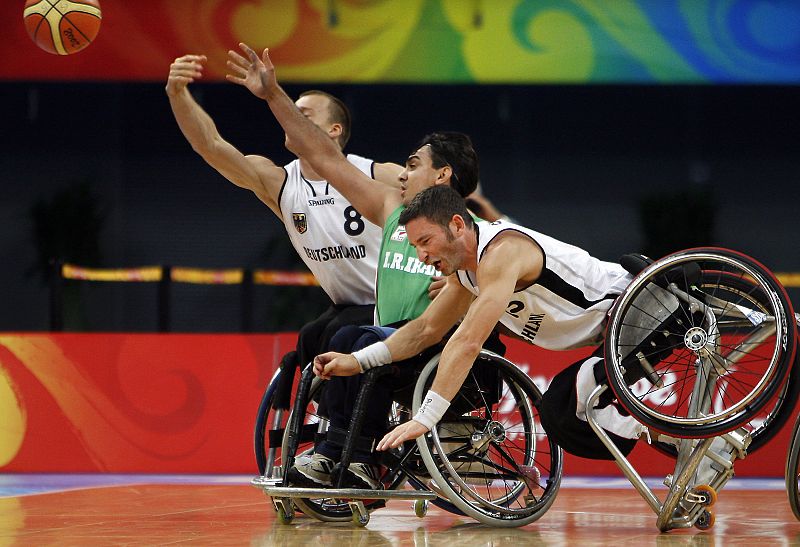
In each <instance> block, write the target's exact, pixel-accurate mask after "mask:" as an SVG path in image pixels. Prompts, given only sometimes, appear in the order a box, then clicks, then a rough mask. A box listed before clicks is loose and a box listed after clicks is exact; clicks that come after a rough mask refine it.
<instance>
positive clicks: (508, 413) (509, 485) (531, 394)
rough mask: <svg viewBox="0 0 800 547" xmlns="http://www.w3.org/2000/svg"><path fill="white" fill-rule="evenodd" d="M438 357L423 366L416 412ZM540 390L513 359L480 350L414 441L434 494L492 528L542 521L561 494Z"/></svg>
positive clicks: (557, 457) (558, 453) (556, 452)
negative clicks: (443, 408) (446, 403)
mask: <svg viewBox="0 0 800 547" xmlns="http://www.w3.org/2000/svg"><path fill="white" fill-rule="evenodd" d="M438 358H439V356H436V357H434V358H433V359H431V361H430V362H429V363H428V364H427V365H426V366H425V368H424V369H423V371H422V374H421V375H420V378H419V380H418V382H417V385H416V388H415V390H414V409H415V410H416V409H418V408H419V405H420V403H421V401H422V397H423V396H424V394H425V393H427V390H428V389H429V387H430V385H431V383H432V382H433V377H434V373H435V371H436V369H437V365H438ZM540 401H541V393H540V392H539V390H538V388H537V387H536V386H535V385H534V383H533V382H532V381H531V379H530V378H529V377H528V376H527V375H525V374H524V373H523V372H522V371H520V370H519V369H518V368H517V367H516V366H515V365H514V364H513V363H511V362H510V361H508V360H506V359H504V358H503V357H500V356H499V355H496V354H494V353H491V352H488V351H485V350H484V351H482V352H481V354H480V357H479V359H478V360H477V361H476V363H475V364H474V365H473V367H472V370H471V371H470V374H469V376H468V377H467V379H466V380H465V382H464V384H463V385H462V387H461V389H460V390H459V392H458V394H456V396H455V397H454V398H453V401H452V403H451V406H450V410H449V411H448V413H447V414H445V417H444V418H443V419H442V420H441V421H440V422H439V423H438V424H437V425H436V427H434V429H433V430H432V431H431V432H430V433H429V434H426V435H423V436H422V437H419V438H418V439H417V445H418V447H419V451H420V455H421V456H422V459H423V461H424V462H425V466H426V468H427V470H428V473H429V474H430V476H431V477H432V478H433V480H434V481H435V483H436V485H437V487H438V488H437V490H438V492H437V493H439V495H440V496H441V495H444V496H445V497H446V498H447V500H448V501H449V502H450V503H452V504H453V505H454V506H456V507H457V508H458V509H459V510H460V512H463V513H464V514H466V515H468V516H471V517H473V518H475V519H477V520H478V521H480V522H482V523H484V524H489V525H491V526H502V527H512V526H514V527H515V526H524V525H526V524H529V523H531V522H533V521H535V520H537V519H539V518H540V517H541V516H542V515H544V513H545V512H546V511H547V510H548V509H549V508H550V506H551V505H552V504H553V502H554V501H555V497H556V494H557V493H558V490H559V487H560V484H561V476H562V472H563V453H562V450H561V448H560V447H559V446H557V445H556V444H555V443H554V442H553V441H551V440H550V438H549V436H547V434H546V433H545V431H544V429H542V427H541V423H540V422H539V420H538V405H539V403H540Z"/></svg>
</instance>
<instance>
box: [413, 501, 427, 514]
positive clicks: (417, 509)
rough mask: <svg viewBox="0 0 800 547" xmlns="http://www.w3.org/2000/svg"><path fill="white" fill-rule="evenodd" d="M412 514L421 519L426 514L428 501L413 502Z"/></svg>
mask: <svg viewBox="0 0 800 547" xmlns="http://www.w3.org/2000/svg"><path fill="white" fill-rule="evenodd" d="M414 514H415V515H417V516H418V517H419V518H423V517H424V516H425V515H427V514H428V500H416V501H414Z"/></svg>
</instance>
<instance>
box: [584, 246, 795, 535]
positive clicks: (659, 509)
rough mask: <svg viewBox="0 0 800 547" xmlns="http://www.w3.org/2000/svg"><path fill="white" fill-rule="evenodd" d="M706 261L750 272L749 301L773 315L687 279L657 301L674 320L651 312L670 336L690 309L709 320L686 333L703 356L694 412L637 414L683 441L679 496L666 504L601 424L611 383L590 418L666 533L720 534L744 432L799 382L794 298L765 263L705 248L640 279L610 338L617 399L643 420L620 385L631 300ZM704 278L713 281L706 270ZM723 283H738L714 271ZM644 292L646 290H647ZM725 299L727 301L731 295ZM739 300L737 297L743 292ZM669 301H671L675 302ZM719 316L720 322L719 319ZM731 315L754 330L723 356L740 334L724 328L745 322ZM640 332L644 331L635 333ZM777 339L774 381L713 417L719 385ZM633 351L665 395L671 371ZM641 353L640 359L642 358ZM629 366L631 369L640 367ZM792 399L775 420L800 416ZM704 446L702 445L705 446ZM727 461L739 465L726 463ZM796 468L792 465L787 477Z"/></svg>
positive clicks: (590, 404) (614, 316)
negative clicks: (717, 511)
mask: <svg viewBox="0 0 800 547" xmlns="http://www.w3.org/2000/svg"><path fill="white" fill-rule="evenodd" d="M696 260H705V261H709V262H710V263H713V262H714V261H720V262H722V263H730V264H732V265H734V266H735V267H736V268H740V269H741V270H742V274H741V275H742V276H743V277H742V279H744V278H746V279H747V280H748V281H747V284H748V285H747V286H748V287H749V288H750V291H749V292H748V293H747V296H748V298H749V299H750V301H752V302H758V301H762V302H767V303H766V304H765V308H764V311H765V312H766V313H765V312H762V311H758V310H756V309H750V308H748V307H745V306H742V305H739V304H736V303H733V304H731V303H729V302H725V301H723V300H722V299H721V298H718V297H717V296H716V294H715V293H712V294H704V293H703V292H702V291H697V290H696V289H697V287H696V285H695V283H694V282H690V281H689V280H688V279H687V277H686V276H684V281H685V286H684V287H678V284H676V283H675V282H670V283H666V284H665V283H662V284H661V285H662V286H661V287H660V288H656V292H657V293H660V294H661V295H662V296H660V297H658V298H657V299H656V300H657V301H658V303H659V305H660V306H661V311H663V310H664V309H667V310H669V313H666V314H664V313H661V312H660V311H655V312H654V311H652V310H650V311H649V312H648V313H647V314H646V315H648V317H647V318H646V320H648V321H651V323H653V326H652V327H651V328H652V330H653V332H658V331H660V330H661V329H664V327H663V325H664V324H665V319H666V318H667V316H669V317H670V319H671V316H672V315H673V314H674V313H675V312H676V310H677V309H678V308H679V307H680V306H685V307H686V308H688V309H689V310H692V311H697V312H699V314H700V315H701V316H702V317H703V319H702V321H701V322H700V323H697V324H689V325H686V326H685V328H686V334H685V336H684V340H683V343H684V344H685V346H686V347H687V348H688V349H689V350H690V352H691V355H692V356H694V367H695V368H694V385H693V386H692V390H691V395H690V396H689V401H688V402H687V404H686V412H685V415H682V416H669V415H665V414H663V413H662V412H663V411H660V410H659V411H658V412H649V411H650V409H648V408H639V409H638V410H640V411H642V410H643V411H644V412H639V413H636V414H638V416H647V417H649V418H651V420H650V421H649V423H646V425H648V426H650V427H654V428H655V429H659V427H658V426H659V425H661V426H664V425H666V426H669V427H670V428H671V429H670V430H668V432H669V433H670V434H673V435H676V436H677V437H679V438H678V439H677V442H678V450H677V458H676V467H675V472H674V473H673V474H672V475H669V476H667V477H666V479H665V481H664V484H665V485H666V486H668V487H669V491H668V493H667V496H666V498H665V500H664V502H663V503H662V502H661V501H660V500H659V498H658V497H657V496H656V495H655V493H654V492H653V490H652V489H650V488H649V487H648V486H647V484H646V483H645V481H644V480H643V479H642V478H641V476H640V475H639V474H638V473H637V472H636V470H635V469H634V468H633V466H632V465H631V464H630V462H628V460H627V459H626V458H625V456H624V455H623V454H622V453H621V451H620V450H619V449H618V448H617V447H616V445H615V444H614V442H613V440H612V439H611V438H610V436H609V435H608V434H607V433H606V432H605V431H604V430H603V429H602V428H601V427H600V425H599V423H598V420H597V415H596V414H597V413H596V410H595V407H596V404H597V402H598V400H599V398H600V396H601V395H602V394H603V393H604V392H605V391H606V390H607V389H608V386H607V385H605V384H601V385H598V386H597V388H595V389H594V390H593V391H592V393H591V394H590V395H589V397H588V400H587V402H586V408H587V412H586V418H587V421H588V423H589V424H590V426H591V427H592V430H593V431H594V432H595V434H596V435H597V436H598V438H599V439H600V440H601V441H602V442H603V444H604V445H605V446H606V447H607V448H608V450H609V451H610V452H611V453H612V455H613V457H614V459H615V461H616V463H617V465H618V466H619V468H620V469H621V470H622V472H623V474H624V475H625V476H626V477H627V478H628V480H629V481H630V482H631V484H632V485H633V486H634V488H635V489H636V490H637V491H638V492H639V493H640V495H641V496H642V497H643V498H644V499H645V501H646V502H647V503H648V504H649V505H650V507H651V508H652V509H653V510H654V512H655V513H656V514H657V521H656V526H657V527H658V529H659V530H661V531H667V530H670V529H673V528H688V527H691V526H695V527H697V528H700V529H707V528H710V527H711V526H713V524H714V513H713V512H712V511H711V510H710V507H711V506H712V505H713V504H714V502H715V501H716V496H717V492H718V491H720V490H721V489H722V488H723V487H724V485H725V484H726V483H727V482H728V481H729V480H730V478H731V477H733V475H734V472H733V465H734V462H735V460H736V459H743V458H744V457H745V456H746V455H747V449H748V446H749V444H750V441H751V437H750V433H749V432H748V431H747V430H746V429H745V428H744V427H743V426H745V425H746V424H747V423H748V422H749V420H750V419H751V418H752V417H753V416H754V415H755V414H756V413H757V412H758V410H759V409H760V408H761V407H762V406H764V405H765V404H766V403H767V402H768V400H769V398H770V397H771V396H772V395H773V394H774V393H775V392H776V391H778V389H779V388H780V387H781V385H785V384H786V383H788V382H789V375H790V374H791V372H792V371H791V370H790V368H791V365H792V361H793V354H794V351H793V348H794V347H795V345H796V343H797V342H796V332H795V325H793V324H792V323H793V322H792V321H790V320H788V321H787V318H791V317H792V315H791V314H792V310H791V304H790V302H789V301H788V297H787V296H786V293H785V291H783V288H782V287H781V286H780V285H779V284H778V283H777V281H775V280H774V278H772V277H771V275H770V274H769V272H767V271H766V269H764V268H763V267H761V266H760V265H759V264H757V263H755V261H753V260H752V259H750V258H749V257H746V256H744V255H740V254H738V253H734V252H732V251H727V250H723V249H697V250H690V251H685V252H681V253H676V254H674V255H670V256H669V257H666V258H665V259H662V260H661V261H658V262H656V263H654V264H652V265H650V266H648V267H647V268H646V269H645V270H644V271H643V272H642V273H641V274H640V275H639V276H637V278H636V279H634V281H633V282H632V283H631V285H630V286H629V287H628V289H626V294H624V295H623V296H621V297H620V299H618V300H617V303H616V305H615V307H614V309H613V310H612V313H611V319H610V321H609V335H608V336H607V339H606V343H607V346H606V361H605V365H606V371H607V375H608V377H609V380H610V383H611V384H612V385H613V386H614V391H615V394H617V395H623V396H622V397H619V400H620V403H622V404H623V406H625V407H626V409H628V410H629V411H631V414H634V415H636V414H635V413H634V411H633V409H632V408H631V406H630V405H631V402H632V400H633V406H636V404H637V402H636V400H635V399H633V398H632V397H631V396H630V395H631V393H630V391H628V389H627V388H626V387H625V386H622V387H621V386H620V384H622V383H623V382H622V380H623V378H624V377H625V375H626V372H629V371H626V370H625V367H624V366H623V365H622V363H623V357H624V356H623V355H622V351H623V350H622V349H621V348H622V346H621V345H620V344H618V343H617V342H618V341H619V339H621V338H623V335H622V334H621V333H619V332H618V331H617V330H615V329H618V328H619V325H620V324H625V319H624V317H623V318H620V315H621V314H624V313H625V312H626V311H627V310H625V309H624V305H625V303H626V302H630V301H631V298H635V296H634V297H631V295H630V293H631V292H634V293H635V291H637V290H642V291H643V292H646V291H647V290H652V289H648V288H647V285H648V284H650V283H652V282H653V278H654V277H655V276H656V275H659V274H662V273H663V272H664V271H665V269H666V268H668V267H669V265H670V264H674V263H678V264H681V263H688V262H693V261H696ZM701 275H703V272H702V271H701ZM714 275H717V276H718V277H717V279H718V282H719V281H721V280H723V279H725V282H726V283H729V280H728V279H727V278H726V277H725V276H724V275H721V274H720V273H719V272H714ZM740 281H741V280H740ZM751 281H752V282H751ZM643 287H644V289H642V288H643ZM758 291H763V292H764V293H765V296H766V298H756V297H754V296H753V294H758ZM720 292H722V293H723V294H724V292H725V291H720ZM732 292H733V293H735V291H732ZM663 295H666V297H664V296H663ZM668 298H672V299H673V300H674V301H673V302H670V301H669V300H668ZM626 299H627V300H626ZM621 304H622V305H621ZM673 304H674V305H673ZM726 312H727V315H726ZM717 315H719V318H718V317H717ZM731 316H737V317H735V318H736V319H737V320H739V319H742V318H744V319H746V320H748V321H750V323H751V324H752V327H751V328H749V329H748V330H747V332H746V335H745V336H744V337H743V338H742V339H741V340H739V341H737V343H736V344H735V345H730V346H729V347H726V348H724V350H723V349H722V348H721V347H720V346H721V343H720V338H721V336H720V330H721V329H724V328H730V327H724V326H722V324H723V323H724V322H725V321H726V320H727V321H728V322H729V323H735V322H736V321H731V320H730V317H731ZM738 316H741V317H738ZM687 317H688V316H687ZM654 319H655V320H654ZM795 320H796V322H800V315H795ZM687 322H688V321H687ZM742 323H743V324H747V323H746V322H745V321H742ZM799 324H800V323H799ZM629 325H630V324H629ZM632 328H636V327H635V326H633V327H632ZM668 330H669V329H665V330H664V332H665V336H666V335H667V334H674V333H672V332H668ZM700 334H702V335H703V336H702V337H700V338H702V339H703V343H702V344H695V343H694V342H695V340H694V338H693V337H694V336H695V335H698V336H699V335H700ZM773 335H774V338H775V346H774V349H773V354H772V356H771V357H770V359H769V365H768V366H767V367H766V372H765V373H764V375H763V376H762V377H761V378H760V379H759V381H758V382H757V383H756V385H755V387H753V388H752V391H751V392H750V393H747V394H746V395H743V396H742V398H741V401H739V402H737V403H736V404H734V405H732V407H731V408H728V409H715V408H712V403H713V401H712V398H713V394H714V389H715V388H716V385H717V383H718V382H720V380H721V379H723V378H727V377H728V376H729V375H732V374H735V372H736V369H737V367H738V366H739V365H741V366H742V367H743V368H746V367H747V366H748V365H747V363H743V361H742V360H743V359H744V357H745V356H746V355H748V353H749V349H750V347H751V346H753V347H755V346H757V345H760V344H761V343H763V342H765V341H766V340H768V339H769V338H770V336H773ZM609 341H610V343H609ZM781 348H782V349H781ZM627 349H628V351H629V354H635V355H636V357H637V360H638V361H639V363H640V364H641V369H642V370H641V371H640V373H639V374H638V375H634V377H637V378H644V379H646V381H647V382H649V383H650V384H651V386H653V387H655V388H658V387H661V386H663V385H664V378H665V376H666V372H665V370H666V369H665V370H662V371H661V372H660V373H659V372H657V371H656V370H655V369H654V367H653V365H651V364H650V362H649V361H648V360H647V358H646V357H645V356H644V354H643V353H642V351H640V350H639V346H635V347H632V348H627ZM637 351H638V353H635V352H637ZM749 360H754V361H755V360H757V359H753V357H752V355H750V359H749ZM628 362H629V363H630V361H628ZM783 395H784V393H781V396H783ZM788 397H789V399H790V400H787V401H783V400H779V402H778V405H777V407H775V408H774V409H772V412H775V413H783V416H782V417H781V418H785V415H786V414H787V413H788V412H790V411H791V409H792V408H793V406H794V403H795V398H796V392H794V391H792V392H791V393H789V394H788ZM642 406H644V405H642ZM739 407H741V408H743V410H740V409H739ZM648 412H649V416H648ZM638 416H637V417H638ZM640 421H642V420H640ZM776 423H778V425H780V424H781V423H782V421H781V420H780V419H779V420H778V421H777V422H776ZM773 425H774V424H773ZM797 427H800V421H798V423H797ZM773 430H774V431H771V432H769V433H771V434H774V433H775V432H777V428H775V427H773ZM709 433H711V434H709ZM770 436H771V435H770ZM715 437H721V438H722V439H723V440H724V441H725V442H726V443H727V444H728V445H730V447H731V450H730V452H726V453H725V455H722V454H718V453H716V452H714V451H712V450H711V445H712V443H713V442H714V440H715ZM697 438H700V439H702V440H695V439H697ZM793 446H794V447H796V448H794V450H796V451H798V452H800V442H796V443H794V444H793ZM727 455H729V456H730V457H726V456H727ZM790 455H791V452H790ZM706 458H708V459H710V460H711V461H712V462H713V464H715V465H716V467H717V469H713V468H711V469H712V470H713V471H714V478H713V479H712V480H710V481H709V484H695V483H694V481H695V480H696V473H697V470H698V467H699V466H700V465H701V464H702V463H703V462H704V459H706ZM788 465H789V464H788V463H787V476H788ZM795 467H796V465H795ZM787 485H788V479H787ZM794 485H795V487H796V486H797V481H796V480H795V481H794ZM798 503H800V502H798ZM793 509H794V505H793ZM798 514H800V510H798ZM799 518H800V517H799Z"/></svg>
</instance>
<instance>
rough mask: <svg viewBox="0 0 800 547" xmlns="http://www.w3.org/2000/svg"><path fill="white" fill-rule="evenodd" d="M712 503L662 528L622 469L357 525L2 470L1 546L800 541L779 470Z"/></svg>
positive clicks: (205, 489) (228, 493) (137, 481)
mask: <svg viewBox="0 0 800 547" xmlns="http://www.w3.org/2000/svg"><path fill="white" fill-rule="evenodd" d="M659 492H660V493H662V494H663V490H662V491H659ZM714 511H715V514H716V524H715V525H714V527H713V528H711V529H710V530H707V531H700V530H697V529H694V528H692V529H688V530H673V531H670V532H667V533H659V532H658V530H657V529H656V526H655V524H656V516H655V514H654V513H653V512H652V511H651V510H650V508H649V507H648V506H647V505H646V504H645V502H644V501H643V500H642V498H641V497H640V496H639V494H637V493H636V491H635V490H633V488H632V487H631V486H630V485H628V483H627V482H626V481H625V480H624V479H608V480H602V479H601V480H598V479H591V480H588V479H587V480H581V479H572V478H566V479H565V482H564V485H563V487H562V490H561V492H560V493H559V495H558V498H557V499H556V502H555V504H554V505H553V507H552V508H551V509H550V511H549V512H548V513H547V514H546V515H544V517H542V518H541V519H540V520H539V521H537V522H535V523H533V524H531V525H528V526H526V527H524V528H513V529H500V528H490V527H487V526H483V525H480V524H478V523H476V522H475V521H473V520H471V519H469V518H467V517H460V516H456V515H452V514H450V513H447V512H444V511H442V510H440V509H438V508H436V507H431V509H430V510H429V512H428V515H427V516H426V517H425V518H423V519H419V518H417V517H415V516H414V512H413V509H412V506H411V502H408V501H393V502H390V503H389V505H388V506H387V507H386V508H385V509H381V510H379V511H376V512H374V513H373V514H372V517H371V520H370V522H369V524H368V525H367V527H366V528H357V527H354V526H353V525H351V524H349V523H347V524H340V523H336V524H330V523H321V522H317V521H314V520H311V519H309V518H305V517H302V516H299V517H298V518H296V519H295V521H294V522H293V523H292V524H290V525H284V524H280V523H278V522H277V521H276V519H275V514H274V511H273V510H272V507H271V505H270V504H269V503H268V501H267V498H266V497H265V496H264V494H263V493H262V492H261V491H260V490H258V489H256V488H254V487H252V486H250V485H249V477H242V476H222V477H217V476H164V475H150V476H147V475H141V476H132V475H74V476H70V475H36V476H33V475H0V546H5V545H81V546H83V545H184V544H192V545H264V546H272V545H286V546H292V547H294V546H299V545H310V544H315V545H317V546H320V547H322V546H324V547H329V546H334V545H348V546H362V545H363V546H383V545H386V546H389V545H392V546H394V545H411V546H415V547H421V546H433V545H447V546H448V547H457V546H461V545H464V546H483V545H486V546H490V545H491V546H501V545H509V546H510V545H515V546H516V545H609V544H615V545H637V546H638V545H664V546H668V545H692V546H694V545H702V546H706V545H713V546H727V545H753V544H756V543H757V544H760V545H764V546H766V545H794V544H797V545H800V522H798V521H796V520H795V518H794V516H793V515H792V512H791V509H790V508H789V504H788V501H787V499H786V493H785V491H784V490H783V487H782V481H781V480H777V479H776V480H766V481H759V480H744V479H741V480H734V481H732V482H731V483H729V484H728V486H727V487H726V488H725V490H723V491H722V492H721V493H720V496H719V500H718V502H717V504H716V505H715V506H714Z"/></svg>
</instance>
